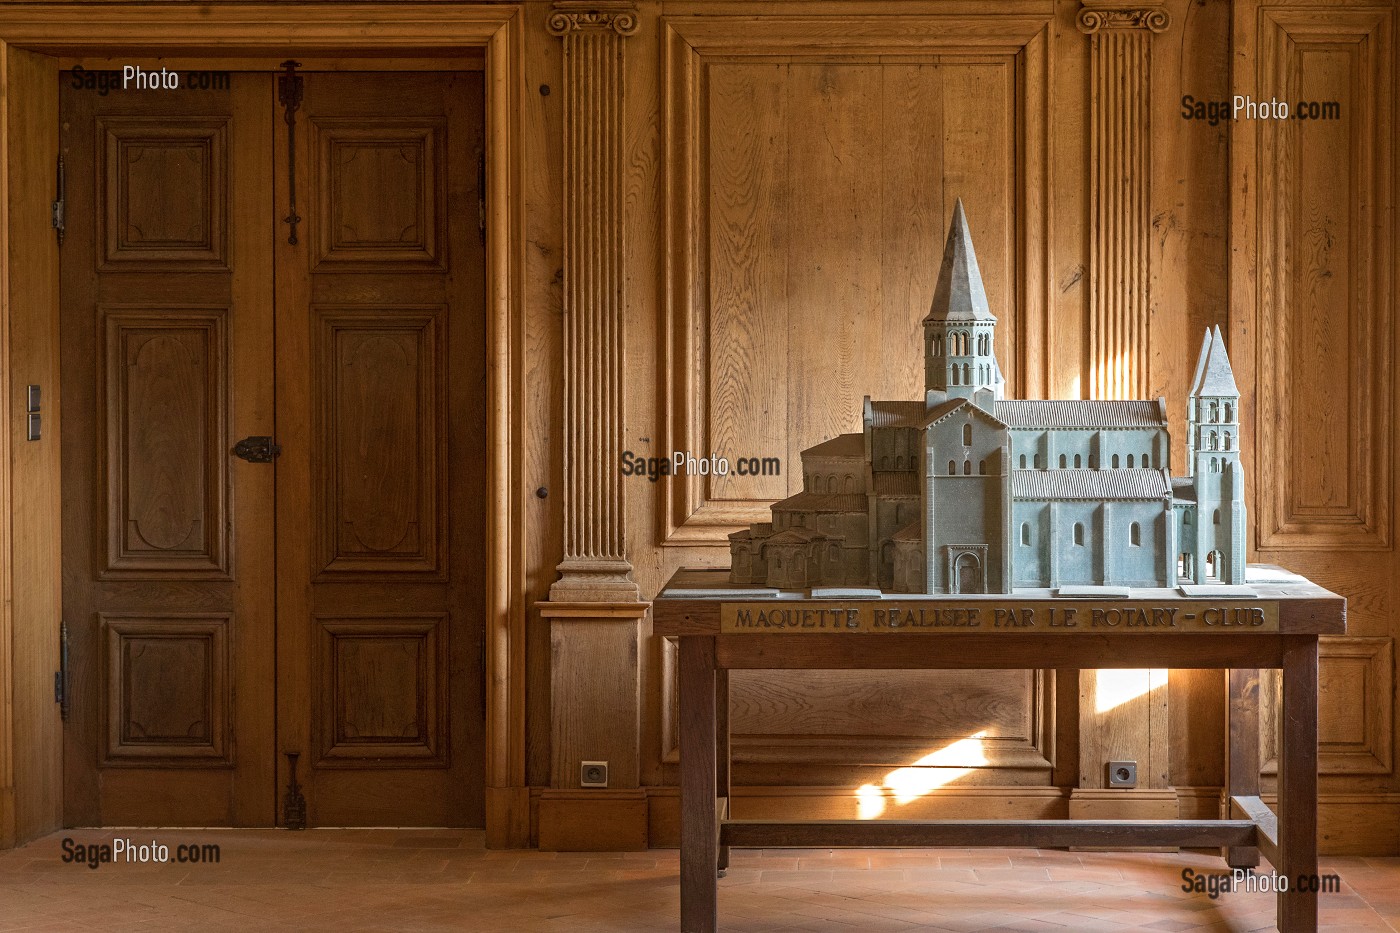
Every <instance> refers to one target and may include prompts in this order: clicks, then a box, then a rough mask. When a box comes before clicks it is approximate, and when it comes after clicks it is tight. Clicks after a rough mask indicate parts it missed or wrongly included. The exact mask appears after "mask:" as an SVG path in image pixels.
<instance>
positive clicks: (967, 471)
mask: <svg viewBox="0 0 1400 933" xmlns="http://www.w3.org/2000/svg"><path fill="white" fill-rule="evenodd" d="M971 475H972V461H971V460H964V461H963V476H971Z"/></svg>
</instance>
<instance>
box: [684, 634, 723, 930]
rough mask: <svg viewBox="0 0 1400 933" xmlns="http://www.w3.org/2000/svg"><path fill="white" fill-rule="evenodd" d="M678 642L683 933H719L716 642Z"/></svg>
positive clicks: (696, 637) (706, 639)
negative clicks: (716, 830) (716, 804)
mask: <svg viewBox="0 0 1400 933" xmlns="http://www.w3.org/2000/svg"><path fill="white" fill-rule="evenodd" d="M680 643H681V645H680V655H681V657H680V732H681V736H680V738H681V931H682V933H715V931H716V930H717V929H718V922H719V888H718V882H717V879H716V877H715V874H716V871H717V868H718V863H719V851H718V847H719V837H718V835H717V834H716V832H715V825H716V824H715V790H716V788H715V781H716V776H717V762H716V758H717V755H716V735H715V701H716V696H715V693H716V691H715V640H714V638H712V637H706V636H703V635H690V636H681V639H680Z"/></svg>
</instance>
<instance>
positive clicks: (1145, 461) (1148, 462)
mask: <svg viewBox="0 0 1400 933" xmlns="http://www.w3.org/2000/svg"><path fill="white" fill-rule="evenodd" d="M1142 465H1143V466H1145V467H1150V466H1152V454H1150V453H1146V454H1143V455H1142Z"/></svg>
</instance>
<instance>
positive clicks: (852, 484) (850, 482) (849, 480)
mask: <svg viewBox="0 0 1400 933" xmlns="http://www.w3.org/2000/svg"><path fill="white" fill-rule="evenodd" d="M841 491H842V492H844V493H846V494H847V495H850V494H851V493H853V492H855V491H856V481H855V477H853V476H850V475H848V476H847V477H846V482H845V484H844V488H843V489H842V490H841Z"/></svg>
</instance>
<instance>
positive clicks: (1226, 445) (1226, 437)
mask: <svg viewBox="0 0 1400 933" xmlns="http://www.w3.org/2000/svg"><path fill="white" fill-rule="evenodd" d="M1230 443H1231V441H1230V432H1229V431H1226V432H1225V449H1226V450H1229V449H1230Z"/></svg>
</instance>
